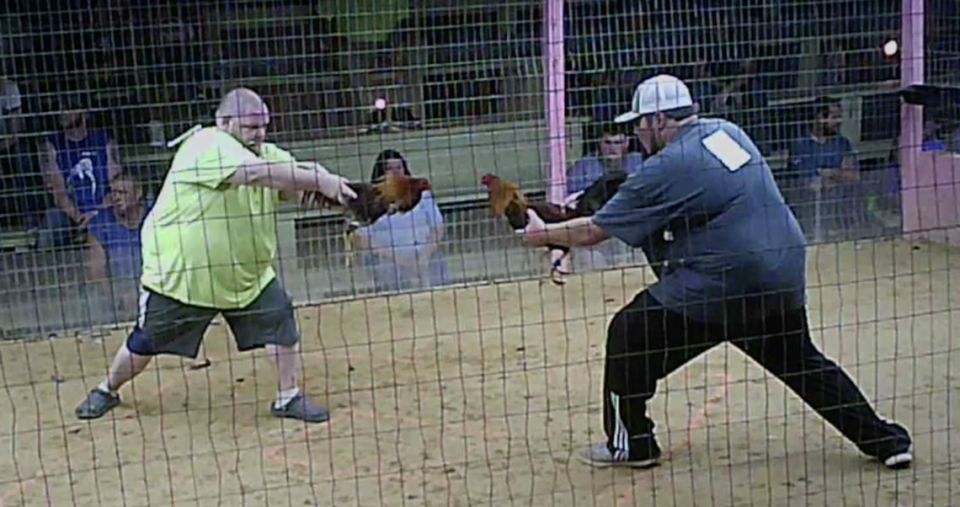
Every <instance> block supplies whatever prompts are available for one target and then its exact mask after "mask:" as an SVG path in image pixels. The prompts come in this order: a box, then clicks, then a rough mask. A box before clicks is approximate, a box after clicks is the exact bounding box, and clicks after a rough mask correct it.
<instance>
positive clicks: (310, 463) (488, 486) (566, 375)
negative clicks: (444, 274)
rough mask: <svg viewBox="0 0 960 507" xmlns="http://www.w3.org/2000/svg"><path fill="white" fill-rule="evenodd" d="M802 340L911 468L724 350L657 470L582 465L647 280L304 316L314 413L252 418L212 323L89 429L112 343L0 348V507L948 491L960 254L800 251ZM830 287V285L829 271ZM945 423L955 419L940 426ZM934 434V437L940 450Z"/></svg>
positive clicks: (957, 479) (959, 378)
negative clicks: (860, 441)
mask: <svg viewBox="0 0 960 507" xmlns="http://www.w3.org/2000/svg"><path fill="white" fill-rule="evenodd" d="M810 259H811V262H810V267H809V274H810V280H809V281H810V287H811V289H810V304H811V324H812V326H813V327H814V328H817V329H818V332H817V338H816V339H817V341H818V342H819V343H821V344H822V346H823V348H824V349H825V350H826V351H827V353H828V354H829V355H831V356H832V357H834V358H837V359H839V360H840V362H841V363H842V364H844V365H845V366H847V367H848V368H849V370H850V372H851V374H853V375H854V377H855V378H857V379H858V380H859V382H861V385H862V387H863V389H864V391H866V393H867V394H868V396H869V397H870V398H871V399H873V400H876V402H877V404H878V406H879V408H880V410H881V411H882V413H883V414H884V415H886V416H889V417H893V418H896V419H898V420H900V421H901V422H903V423H904V424H906V425H907V426H908V427H910V428H911V429H912V431H913V433H914V437H915V442H916V453H917V463H916V465H915V466H914V468H912V469H910V470H907V471H902V472H899V473H893V472H890V471H886V470H882V469H881V468H880V467H879V466H878V465H877V464H876V463H873V462H870V461H868V460H865V459H864V458H862V457H861V456H860V455H859V454H858V452H857V451H856V449H854V448H853V447H852V446H851V445H850V444H847V443H846V442H844V441H843V440H842V439H841V438H840V437H839V436H838V434H837V432H836V431H834V430H833V429H832V428H825V427H824V425H823V424H822V423H821V421H820V420H819V418H818V417H817V416H816V415H815V414H812V413H811V412H810V411H809V410H806V409H805V408H804V407H803V406H802V404H801V403H799V402H798V400H797V399H796V397H794V396H793V395H792V394H788V393H786V392H785V390H784V388H783V387H782V386H781V385H780V384H779V383H778V382H777V381H776V380H775V379H772V378H771V377H768V376H767V375H766V374H765V373H764V372H763V371H762V370H761V369H759V368H758V367H757V366H756V365H754V364H752V363H750V362H748V361H747V360H746V359H745V358H744V357H743V356H742V355H741V354H740V353H739V352H736V351H735V350H734V349H732V348H727V347H726V346H722V347H718V348H716V349H714V350H713V351H712V352H711V353H710V354H708V355H706V356H704V357H701V358H699V359H698V360H696V361H695V362H693V363H691V364H690V365H689V366H688V367H687V368H686V369H684V370H681V371H680V372H678V373H676V374H675V375H673V376H672V377H671V378H669V379H668V380H667V381H666V382H665V383H664V385H663V386H662V388H661V390H660V394H659V396H657V398H655V404H654V407H653V411H654V414H655V417H656V419H657V420H658V422H659V424H660V426H659V428H658V432H659V436H660V439H661V444H662V445H663V447H664V448H667V449H669V450H670V459H669V460H667V461H666V462H665V464H664V465H663V466H661V467H660V468H658V469H655V470H653V471H643V472H629V471H622V470H619V471H609V470H607V471H598V470H592V469H590V468H588V467H586V466H584V465H581V464H580V463H579V462H578V461H576V459H575V452H576V451H578V450H579V448H580V447H581V446H583V445H584V444H587V443H589V442H592V441H596V440H598V439H602V434H601V432H602V428H601V421H600V414H599V410H598V408H599V394H600V382H601V366H602V352H603V330H604V327H605V324H606V321H607V319H608V318H609V316H610V315H611V314H612V312H614V311H615V310H616V309H617V308H618V306H619V305H620V304H621V303H623V301H624V300H625V299H627V298H629V297H631V296H632V294H633V293H634V292H635V291H636V290H638V289H639V288H640V287H641V286H642V285H643V284H644V283H646V282H649V281H650V280H652V275H651V274H650V273H649V272H647V271H646V270H639V269H637V270H630V271H625V272H622V271H617V272H608V273H604V274H596V275H588V276H585V277H583V278H573V279H571V280H570V282H569V284H568V285H567V286H566V287H565V288H563V289H558V288H556V287H554V286H552V285H549V284H542V283H538V282H524V283H510V284H503V285H498V286H486V287H481V288H470V289H458V290H450V291H442V292H434V293H428V294H422V295H417V296H414V297H409V296H404V297H397V298H393V299H390V300H385V299H370V300H363V301H351V302H347V303H338V304H329V305H324V306H320V307H308V308H303V309H301V311H300V322H301V323H302V326H303V333H304V340H303V343H304V356H305V368H306V377H307V380H306V382H307V390H308V392H309V393H310V394H311V395H313V396H315V397H316V398H318V399H320V400H322V401H323V402H325V403H327V404H329V406H330V407H331V408H332V410H333V414H334V416H333V420H332V421H331V423H330V424H328V425H321V426H311V427H309V428H307V427H306V426H305V425H303V424H302V423H295V422H289V421H287V422H282V421H279V420H275V419H273V418H271V417H270V415H269V412H268V409H267V405H268V403H269V400H271V399H272V397H273V390H272V385H273V384H272V382H273V372H272V371H271V368H270V365H269V363H268V362H267V361H266V360H265V358H264V357H263V356H262V355H261V354H254V355H249V354H248V355H238V354H237V352H236V350H235V349H233V347H232V345H231V344H230V341H229V340H228V336H227V335H228V331H227V329H226V327H225V326H215V327H212V328H211V329H210V331H209V334H208V340H207V345H206V352H207V354H208V356H209V357H210V359H211V360H212V366H211V367H209V368H206V369H200V370H191V369H189V368H185V367H184V366H183V365H182V364H181V362H180V361H179V360H176V359H164V360H161V361H159V362H157V363H155V365H154V366H152V367H151V369H149V370H148V371H147V373H146V374H145V375H143V376H142V377H141V378H140V379H138V380H137V381H136V382H135V384H134V385H133V386H132V388H127V389H125V390H124V391H123V396H124V403H123V404H122V405H121V406H120V407H119V408H118V409H117V410H115V411H114V412H113V414H112V415H111V416H108V417H105V418H104V419H101V420H99V421H95V422H93V423H82V422H79V421H77V420H76V419H74V417H73V408H74V406H75V405H76V403H77V402H78V401H79V400H80V399H81V398H82V396H83V395H84V393H85V391H86V390H87V389H88V388H90V387H92V386H93V385H95V384H96V382H97V381H98V379H99V378H100V375H102V372H103V371H104V369H105V368H106V365H107V363H108V360H109V358H110V357H111V356H112V354H113V351H114V350H115V348H116V347H117V346H118V344H119V343H120V341H121V339H122V335H121V334H119V333H118V334H114V335H112V336H110V337H109V338H107V339H105V340H103V342H102V343H101V342H97V341H92V340H83V339H77V340H74V339H71V338H60V339H58V340H56V341H43V342H33V343H24V342H18V343H5V344H3V345H0V372H2V378H0V383H2V385H3V389H2V392H0V495H2V496H0V498H2V501H0V504H2V505H5V506H6V507H11V506H47V505H53V506H60V505H71V506H72V505H103V506H119V505H125V506H141V505H177V506H194V505H202V506H208V505H224V506H235V505H255V506H259V505H293V506H300V505H335V506H338V507H339V506H352V505H362V506H379V505H383V506H388V507H392V506H401V505H404V506H420V505H424V506H440V505H442V506H466V505H491V506H503V505H537V506H552V505H556V506H573V505H606V506H625V505H643V506H654V505H657V506H672V505H677V506H687V507H689V506H701V507H702V506H707V505H710V506H728V505H729V506H733V505H737V506H743V505H753V506H781V505H844V506H860V505H862V506H871V507H873V506H890V507H894V506H913V505H936V506H942V505H948V504H950V503H951V499H952V501H953V502H956V501H957V498H960V470H957V468H960V460H958V459H957V458H956V457H955V456H956V455H958V453H960V438H957V437H956V435H960V431H958V430H960V428H958V426H957V422H956V421H960V404H957V403H956V402H954V404H952V405H951V404H950V403H949V399H950V396H951V394H952V395H953V396H954V397H956V396H957V395H958V394H960V373H958V371H960V370H958V369H957V366H953V365H952V364H951V362H953V363H957V362H960V332H958V331H960V324H958V323H960V320H958V319H956V318H955V317H956V316H955V315H954V310H953V309H954V308H957V304H956V303H954V301H953V298H956V297H957V294H958V290H957V289H956V287H955V285H954V284H956V283H957V282H955V281H952V280H951V277H952V276H954V273H958V272H960V254H949V255H948V254H947V253H945V252H944V251H942V250H939V249H936V248H932V247H928V246H921V247H912V246H911V245H909V244H906V243H901V242H876V243H865V244H861V245H860V247H859V248H855V247H854V246H853V245H851V244H844V245H840V246H836V247H821V248H819V249H818V250H812V251H811V254H810ZM838 273H839V274H838ZM951 425H952V427H951ZM951 433H952V434H953V435H954V437H953V438H948V435H950V434H951Z"/></svg>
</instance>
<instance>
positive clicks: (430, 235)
mask: <svg viewBox="0 0 960 507" xmlns="http://www.w3.org/2000/svg"><path fill="white" fill-rule="evenodd" d="M388 172H402V173H404V174H407V175H409V174H410V169H409V167H408V166H407V161H406V160H405V159H404V158H403V156H402V155H401V154H400V153H399V152H397V151H395V150H384V151H383V152H381V153H380V155H379V156H377V160H376V162H375V163H374V165H373V173H372V174H371V176H370V181H377V180H378V179H380V178H382V177H383V176H384V175H385V174H386V173H388ZM443 233H444V222H443V215H441V214H440V208H439V207H438V206H437V202H436V199H435V197H434V195H433V193H432V192H424V193H423V196H422V197H421V199H420V203H419V204H418V205H417V206H416V207H414V208H413V209H412V210H410V211H409V212H407V213H398V214H392V215H384V216H383V217H381V218H380V219H379V220H377V221H376V222H374V223H373V224H371V225H369V226H367V227H362V228H360V229H359V230H357V238H358V240H359V241H358V243H359V248H361V249H362V250H364V255H363V256H362V258H363V263H364V265H366V266H367V267H368V268H370V269H371V271H372V275H373V280H374V285H375V287H376V289H377V290H378V291H393V290H410V289H425V288H429V287H431V286H434V285H441V284H444V283H446V282H447V281H448V280H449V273H448V271H447V263H446V259H445V258H444V256H443V254H442V253H440V250H439V248H440V242H441V241H442V240H443Z"/></svg>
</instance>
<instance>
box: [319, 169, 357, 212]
mask: <svg viewBox="0 0 960 507" xmlns="http://www.w3.org/2000/svg"><path fill="white" fill-rule="evenodd" d="M317 177H318V178H320V192H321V193H322V194H323V195H325V196H327V197H328V198H330V199H333V200H335V201H338V202H339V203H340V204H342V205H344V206H346V205H347V203H348V202H350V201H351V200H353V199H356V198H357V193H356V192H354V191H353V189H352V188H350V187H349V186H348V185H347V183H349V180H347V179H346V178H344V177H342V176H337V175H336V174H330V173H322V172H319V173H318V174H317Z"/></svg>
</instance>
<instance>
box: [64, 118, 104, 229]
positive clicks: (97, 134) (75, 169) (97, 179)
mask: <svg viewBox="0 0 960 507" xmlns="http://www.w3.org/2000/svg"><path fill="white" fill-rule="evenodd" d="M49 139H50V143H51V144H53V147H54V148H56V150H57V166H58V167H59V168H60V172H61V173H62V174H63V179H64V181H65V182H66V187H67V194H68V195H69V196H70V199H71V200H72V201H73V204H74V205H75V206H76V207H77V209H79V210H80V212H81V213H87V212H89V211H92V210H94V209H96V208H97V207H99V206H100V205H101V204H103V200H104V198H105V197H106V196H107V194H108V193H110V166H109V163H108V160H109V157H108V156H107V144H108V143H109V142H110V135H109V134H108V133H107V132H106V131H105V130H90V131H89V132H88V133H87V137H86V138H85V139H83V140H82V141H71V140H69V139H67V138H66V136H65V135H64V134H63V133H62V132H60V133H57V134H53V135H51V136H50V138H49Z"/></svg>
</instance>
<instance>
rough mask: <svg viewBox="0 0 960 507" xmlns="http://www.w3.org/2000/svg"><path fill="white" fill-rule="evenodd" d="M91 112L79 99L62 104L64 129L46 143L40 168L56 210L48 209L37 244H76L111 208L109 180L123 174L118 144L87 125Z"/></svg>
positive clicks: (62, 126) (70, 99)
mask: <svg viewBox="0 0 960 507" xmlns="http://www.w3.org/2000/svg"><path fill="white" fill-rule="evenodd" d="M88 118H89V112H88V110H87V108H86V107H85V105H84V104H83V103H82V101H81V100H80V99H79V98H78V97H76V96H72V97H64V98H62V99H61V102H60V128H61V131H60V132H58V133H55V134H53V135H51V136H49V137H48V138H47V139H46V141H44V142H43V143H42V147H41V157H42V158H41V165H42V170H43V174H44V180H45V182H46V184H47V187H48V188H49V189H50V191H51V193H52V197H53V201H54V207H52V208H50V209H48V210H47V212H46V214H45V215H44V218H43V224H42V225H41V230H40V236H39V238H38V241H37V246H39V247H40V248H43V249H48V248H57V247H61V246H64V245H66V244H68V243H70V242H71V241H74V240H76V238H77V232H78V231H79V230H82V229H84V228H86V226H87V224H88V223H89V222H90V220H91V219H92V218H93V217H94V216H96V214H97V212H98V211H99V210H100V209H101V208H103V207H104V206H106V205H107V204H108V201H107V199H108V196H109V193H110V179H111V178H112V177H114V176H115V175H116V174H117V173H119V171H120V155H119V148H118V146H117V143H116V141H114V140H113V139H112V138H111V137H110V134H109V133H107V132H106V131H105V130H102V129H91V128H89V127H88V126H87V121H88Z"/></svg>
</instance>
